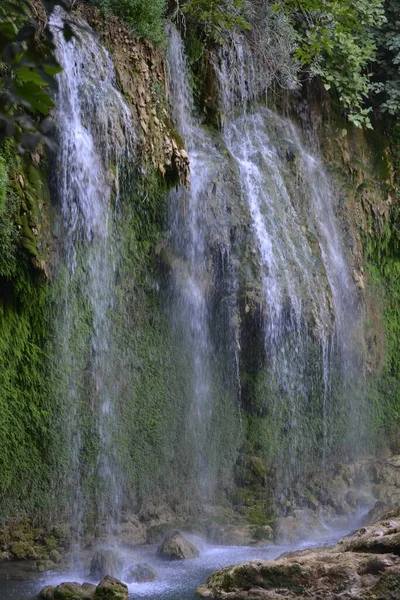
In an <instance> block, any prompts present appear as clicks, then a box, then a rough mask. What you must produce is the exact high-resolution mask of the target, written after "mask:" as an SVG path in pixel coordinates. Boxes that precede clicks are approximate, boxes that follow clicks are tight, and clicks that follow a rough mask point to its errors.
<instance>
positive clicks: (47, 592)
mask: <svg viewBox="0 0 400 600" xmlns="http://www.w3.org/2000/svg"><path fill="white" fill-rule="evenodd" d="M55 589H56V588H55V587H54V586H53V585H48V586H46V587H45V588H43V589H42V590H41V591H40V592H39V595H38V600H54V591H55Z"/></svg>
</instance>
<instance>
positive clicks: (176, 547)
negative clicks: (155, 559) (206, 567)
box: [157, 531, 200, 560]
mask: <svg viewBox="0 0 400 600" xmlns="http://www.w3.org/2000/svg"><path fill="white" fill-rule="evenodd" d="M157 554H158V556H160V557H161V558H165V559H166V560H184V559H190V558H197V557H198V556H200V552H199V551H198V549H197V548H196V546H195V545H194V544H192V542H189V540H187V539H186V538H185V537H184V536H183V535H182V534H181V533H180V532H179V531H171V533H169V534H168V535H166V537H165V538H164V541H163V542H162V544H161V545H160V546H159V547H158V548H157Z"/></svg>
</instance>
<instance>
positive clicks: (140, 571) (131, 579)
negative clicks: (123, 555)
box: [125, 563, 157, 583]
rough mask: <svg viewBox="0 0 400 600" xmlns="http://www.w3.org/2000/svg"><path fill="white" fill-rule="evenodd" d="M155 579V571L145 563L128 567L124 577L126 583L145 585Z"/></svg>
mask: <svg viewBox="0 0 400 600" xmlns="http://www.w3.org/2000/svg"><path fill="white" fill-rule="evenodd" d="M155 579H157V573H156V571H155V570H154V569H153V568H152V567H151V566H150V565H148V564H147V563H138V564H137V565H133V566H132V567H129V569H128V571H127V574H126V576H125V581H126V582H127V583H146V582H148V581H154V580H155Z"/></svg>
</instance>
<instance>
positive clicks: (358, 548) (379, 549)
mask: <svg viewBox="0 0 400 600" xmlns="http://www.w3.org/2000/svg"><path fill="white" fill-rule="evenodd" d="M336 548H337V549H338V550H341V551H344V552H349V551H350V552H370V553H371V554H388V553H392V554H396V555H397V556H400V520H399V519H388V520H383V521H379V522H378V523H375V524H374V525H371V526H370V527H361V529H358V530H357V531H356V532H355V533H354V534H353V535H349V536H346V537H345V538H343V539H341V540H340V542H339V543H338V544H337V545H336Z"/></svg>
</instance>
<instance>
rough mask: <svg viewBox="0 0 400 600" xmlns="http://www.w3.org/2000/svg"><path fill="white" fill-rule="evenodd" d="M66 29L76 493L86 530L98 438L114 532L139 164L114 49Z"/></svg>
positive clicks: (102, 497) (67, 339)
mask: <svg viewBox="0 0 400 600" xmlns="http://www.w3.org/2000/svg"><path fill="white" fill-rule="evenodd" d="M62 23H63V13H62V11H61V9H56V11H55V12H54V14H53V15H52V18H51V28H52V31H53V33H54V40H55V44H56V57H57V59H58V61H59V63H60V64H61V66H62V67H63V71H62V73H61V74H60V75H59V76H58V85H59V89H58V95H57V112H56V122H57V131H58V144H59V148H58V152H57V159H56V162H57V182H56V184H57V191H58V197H59V202H60V208H61V214H62V223H61V224H60V225H59V229H60V231H61V237H62V248H61V255H62V260H63V261H65V263H66V269H65V288H64V289H63V292H62V293H63V295H64V298H63V302H64V309H63V310H62V311H61V313H60V316H59V318H58V322H57V331H58V336H59V338H60V356H59V359H58V360H59V361H60V367H59V368H60V371H62V372H63V377H64V386H65V387H64V389H63V392H62V393H67V396H68V397H67V398H65V399H64V403H65V413H66V414H65V420H66V429H67V431H66V433H65V436H66V440H65V441H66V443H67V444H68V445H69V447H70V453H71V456H72V466H71V470H72V472H71V473H70V474H69V477H70V478H71V480H70V485H72V486H73V487H74V488H75V502H74V510H75V513H76V514H75V515H74V522H75V523H76V524H77V527H78V529H79V527H81V526H82V523H83V521H84V519H85V514H84V513H85V511H86V510H87V509H88V507H87V506H85V494H84V491H83V490H82V489H80V481H81V478H82V469H84V468H85V466H84V465H82V464H81V461H80V457H81V453H82V446H83V444H84V443H85V442H84V437H85V436H86V437H89V438H91V439H93V440H94V439H96V440H97V443H96V444H95V445H94V448H95V451H96V452H97V465H98V473H97V477H98V481H99V484H98V485H99V493H98V504H99V506H98V516H97V518H98V521H99V525H100V527H101V525H102V524H103V525H104V524H105V525H106V526H110V524H111V522H112V521H113V520H114V519H115V518H116V517H117V513H118V506H119V496H120V486H121V481H120V477H121V474H120V473H118V470H117V469H116V462H115V457H114V447H113V437H112V436H113V432H114V429H115V419H116V417H115V415H114V411H113V400H114V398H113V393H114V391H113V389H111V387H110V381H109V380H110V375H111V374H112V370H113V362H112V361H113V350H112V341H111V335H110V319H109V314H110V311H111V310H112V304H113V293H114V258H113V257H114V252H115V248H114V247H113V241H112V219H113V203H114V202H116V200H117V196H118V189H119V184H118V170H119V165H120V163H121V161H123V160H126V159H130V160H132V159H133V152H134V143H135V139H136V135H135V132H134V128H133V124H132V119H131V113H130V110H129V108H128V107H127V105H126V104H125V102H124V101H123V99H122V96H121V94H120V93H119V92H118V90H117V89H116V84H115V73H114V68H113V64H112V61H111V57H110V55H109V53H108V52H107V51H106V49H105V48H104V47H103V46H102V45H101V44H100V43H99V41H98V40H97V38H96V36H95V34H94V32H93V31H92V30H91V29H90V28H89V27H88V25H87V24H85V23H83V22H77V24H76V26H75V27H74V33H75V35H74V37H73V38H72V39H71V40H70V41H66V40H65V39H64V36H63V33H62V31H61V29H62ZM79 352H80V354H79ZM79 361H81V362H79ZM65 388H66V389H65ZM87 390H90V391H89V392H88V391H87ZM85 428H86V429H85ZM96 429H97V431H96ZM95 475H96V474H93V476H95ZM91 509H92V508H91ZM78 533H79V531H78Z"/></svg>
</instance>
